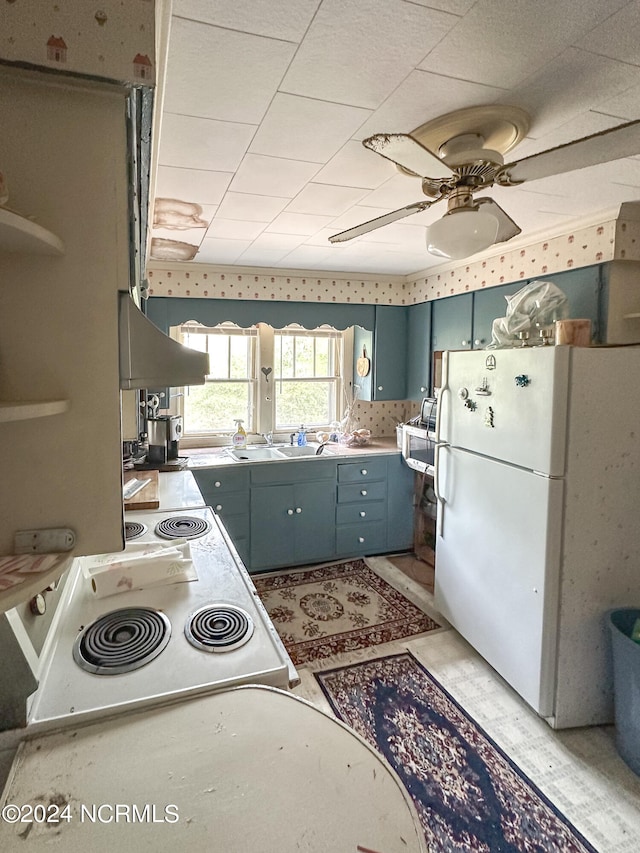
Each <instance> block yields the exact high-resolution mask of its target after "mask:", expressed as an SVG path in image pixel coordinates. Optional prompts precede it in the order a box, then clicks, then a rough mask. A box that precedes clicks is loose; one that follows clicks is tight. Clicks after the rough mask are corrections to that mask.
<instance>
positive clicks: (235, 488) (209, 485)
mask: <svg viewBox="0 0 640 853" xmlns="http://www.w3.org/2000/svg"><path fill="white" fill-rule="evenodd" d="M193 476H194V477H195V480H196V483H197V484H198V488H199V489H200V491H201V492H202V493H203V495H205V497H206V496H207V495H209V496H210V495H212V494H215V495H217V494H222V493H224V492H240V491H243V490H244V489H248V488H249V471H248V470H247V469H246V468H242V467H239V468H234V467H232V466H230V465H226V466H220V468H215V469H207V470H206V471H194V472H193ZM209 501H210V502H211V503H215V500H213V499H211V498H210V497H209Z"/></svg>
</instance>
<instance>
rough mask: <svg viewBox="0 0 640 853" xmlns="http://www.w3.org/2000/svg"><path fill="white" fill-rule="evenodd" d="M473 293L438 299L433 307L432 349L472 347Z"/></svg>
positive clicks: (435, 350)
mask: <svg viewBox="0 0 640 853" xmlns="http://www.w3.org/2000/svg"><path fill="white" fill-rule="evenodd" d="M472 311H473V294H472V293H461V294H460V295H459V296H448V297H447V298H446V299H437V300H436V301H435V302H434V303H433V306H432V308H431V349H432V350H433V351H434V352H440V351H442V350H464V349H471V330H472V329H471V326H472Z"/></svg>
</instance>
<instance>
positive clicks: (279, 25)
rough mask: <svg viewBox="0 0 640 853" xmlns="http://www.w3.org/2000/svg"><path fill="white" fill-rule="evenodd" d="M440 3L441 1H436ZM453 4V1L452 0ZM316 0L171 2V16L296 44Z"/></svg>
mask: <svg viewBox="0 0 640 853" xmlns="http://www.w3.org/2000/svg"><path fill="white" fill-rule="evenodd" d="M440 2H442V0H440ZM454 2H455V0H454ZM319 4H320V0H233V2H229V3H212V2H211V0H173V7H172V8H173V14H174V16H180V17H182V18H191V19H192V20H195V21H206V22H207V23H209V24H216V25H217V26H219V27H225V28H226V29H230V30H238V31H239V32H244V33H254V34H255V35H259V36H268V37H270V38H275V39H283V40H285V41H295V42H298V41H300V39H301V38H302V36H303V35H304V33H305V30H306V29H307V27H308V26H309V23H310V21H311V19H312V17H313V15H314V13H315V11H316V9H317V8H318V6H319Z"/></svg>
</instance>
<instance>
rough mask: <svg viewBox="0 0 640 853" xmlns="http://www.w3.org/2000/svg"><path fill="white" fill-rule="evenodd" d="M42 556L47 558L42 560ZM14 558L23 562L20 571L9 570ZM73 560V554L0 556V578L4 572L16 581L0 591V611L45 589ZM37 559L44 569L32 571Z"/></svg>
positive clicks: (14, 605)
mask: <svg viewBox="0 0 640 853" xmlns="http://www.w3.org/2000/svg"><path fill="white" fill-rule="evenodd" d="M43 558H47V559H46V560H43ZM16 560H21V561H23V562H24V567H23V569H22V571H20V569H19V568H18V569H15V570H13V571H11V562H12V561H16ZM73 560H74V557H73V554H37V555H36V554H33V555H31V554H24V555H19V556H10V557H0V578H1V577H2V574H3V572H6V574H7V577H12V578H15V580H16V581H17V583H15V584H14V585H13V586H10V587H9V588H8V589H4V590H2V591H0V613H4V612H5V611H7V610H11V608H12V607H16V606H17V605H18V604H22V602H24V601H28V600H29V599H30V598H33V596H34V595H37V594H38V593H39V592H42V591H43V590H45V589H46V588H47V587H48V586H49V584H52V583H55V581H57V580H58V579H59V578H60V577H61V575H63V574H64V572H66V571H67V569H68V568H69V567H70V566H71V564H72V562H73ZM38 561H41V563H42V565H43V566H44V569H43V570H39V569H38V570H36V571H34V570H33V566H34V565H35V564H36V563H37V562H38Z"/></svg>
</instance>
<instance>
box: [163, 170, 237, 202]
mask: <svg viewBox="0 0 640 853" xmlns="http://www.w3.org/2000/svg"><path fill="white" fill-rule="evenodd" d="M232 177H233V172H207V171H205V170H203V169H181V168H176V167H174V166H159V167H158V176H157V179H156V192H155V195H156V197H164V198H181V199H183V200H184V201H191V202H194V203H195V204H213V205H217V204H219V203H220V201H221V200H222V197H223V195H224V193H225V190H226V189H227V187H228V186H229V182H230V180H231V178H232Z"/></svg>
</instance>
